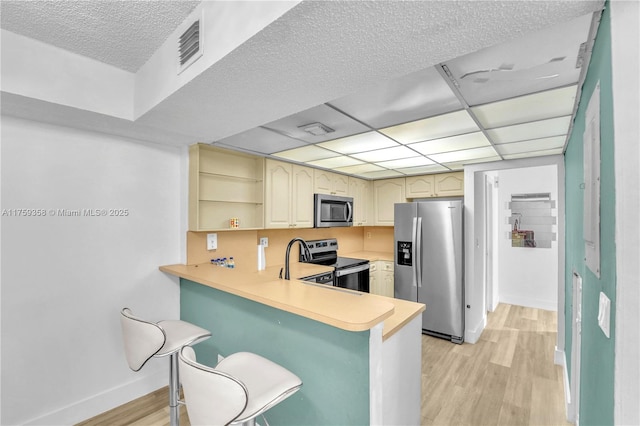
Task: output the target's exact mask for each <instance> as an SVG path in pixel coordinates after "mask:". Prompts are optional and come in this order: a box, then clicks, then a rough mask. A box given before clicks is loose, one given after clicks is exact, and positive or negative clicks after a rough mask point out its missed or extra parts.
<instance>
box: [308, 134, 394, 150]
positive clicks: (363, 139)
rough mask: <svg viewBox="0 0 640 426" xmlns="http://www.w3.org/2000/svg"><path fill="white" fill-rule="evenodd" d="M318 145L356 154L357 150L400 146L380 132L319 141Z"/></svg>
mask: <svg viewBox="0 0 640 426" xmlns="http://www.w3.org/2000/svg"><path fill="white" fill-rule="evenodd" d="M318 146H321V147H323V148H327V149H330V150H332V151H336V152H339V153H340V154H354V153H356V152H362V151H372V150H374V149H381V148H389V147H392V146H398V144H397V143H396V142H394V141H392V140H391V139H389V138H388V137H386V136H384V135H381V134H380V133H378V132H366V133H360V134H359V135H353V136H348V137H346V138H340V139H334V140H332V141H328V142H322V143H319V144H318Z"/></svg>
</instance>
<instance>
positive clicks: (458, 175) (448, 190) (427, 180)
mask: <svg viewBox="0 0 640 426" xmlns="http://www.w3.org/2000/svg"><path fill="white" fill-rule="evenodd" d="M405 181H406V190H407V198H428V197H458V196H462V195H464V172H452V173H440V174H435V175H425V176H409V177H407V178H405Z"/></svg>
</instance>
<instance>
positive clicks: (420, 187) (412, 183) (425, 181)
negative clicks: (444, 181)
mask: <svg viewBox="0 0 640 426" xmlns="http://www.w3.org/2000/svg"><path fill="white" fill-rule="evenodd" d="M434 176H435V175H425V176H410V177H407V178H405V182H406V190H407V198H425V197H435V195H436V191H435V187H434V183H435V178H434Z"/></svg>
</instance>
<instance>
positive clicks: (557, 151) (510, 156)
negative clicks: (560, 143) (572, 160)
mask: <svg viewBox="0 0 640 426" xmlns="http://www.w3.org/2000/svg"><path fill="white" fill-rule="evenodd" d="M559 154H562V148H556V149H545V150H542V151H534V152H525V153H521V154H508V155H505V156H504V159H505V160H515V159H517V158H531V157H543V156H545V155H559Z"/></svg>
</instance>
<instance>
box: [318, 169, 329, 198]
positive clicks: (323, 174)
mask: <svg viewBox="0 0 640 426" xmlns="http://www.w3.org/2000/svg"><path fill="white" fill-rule="evenodd" d="M331 175H333V173H331V172H328V171H326V170H318V169H314V170H313V192H315V193H317V194H328V195H331V192H332V190H333V180H332V176H331Z"/></svg>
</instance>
